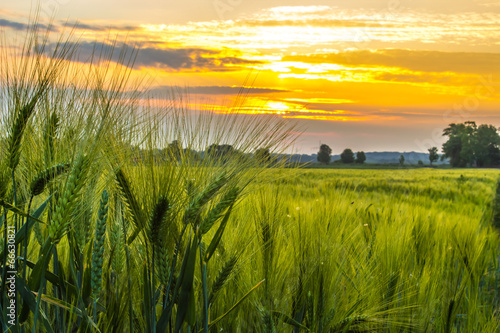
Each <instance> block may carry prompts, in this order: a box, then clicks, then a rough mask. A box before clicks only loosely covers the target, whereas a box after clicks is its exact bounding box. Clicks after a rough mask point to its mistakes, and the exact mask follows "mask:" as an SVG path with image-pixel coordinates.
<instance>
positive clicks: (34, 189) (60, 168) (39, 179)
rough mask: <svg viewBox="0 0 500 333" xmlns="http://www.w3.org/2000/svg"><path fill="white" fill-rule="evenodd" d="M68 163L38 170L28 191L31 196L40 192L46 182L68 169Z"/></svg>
mask: <svg viewBox="0 0 500 333" xmlns="http://www.w3.org/2000/svg"><path fill="white" fill-rule="evenodd" d="M69 167H70V164H68V163H66V164H57V165H54V166H52V167H50V168H47V169H45V170H42V171H40V172H39V173H38V174H37V175H36V177H35V179H33V181H32V182H31V184H30V192H31V195H32V196H37V195H39V194H42V192H43V191H44V190H45V187H46V186H47V184H48V183H49V182H50V181H51V180H53V179H54V178H56V177H57V176H59V175H60V174H62V173H64V172H66V171H68V170H69Z"/></svg>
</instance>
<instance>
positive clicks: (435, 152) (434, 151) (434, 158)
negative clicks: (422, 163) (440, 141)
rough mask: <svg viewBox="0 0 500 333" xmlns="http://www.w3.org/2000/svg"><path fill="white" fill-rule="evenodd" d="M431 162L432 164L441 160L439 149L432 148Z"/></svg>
mask: <svg viewBox="0 0 500 333" xmlns="http://www.w3.org/2000/svg"><path fill="white" fill-rule="evenodd" d="M428 151H429V162H430V163H431V166H432V163H433V162H436V161H437V160H438V159H439V154H438V149H437V147H432V148H430V149H429V150H428Z"/></svg>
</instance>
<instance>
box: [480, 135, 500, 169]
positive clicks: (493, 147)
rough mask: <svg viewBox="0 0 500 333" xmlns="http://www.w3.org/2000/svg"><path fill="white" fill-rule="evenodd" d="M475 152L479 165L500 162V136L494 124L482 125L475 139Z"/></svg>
mask: <svg viewBox="0 0 500 333" xmlns="http://www.w3.org/2000/svg"><path fill="white" fill-rule="evenodd" d="M474 144H475V146H474V154H475V157H476V163H477V166H478V167H483V166H488V165H496V164H500V159H499V156H500V149H499V148H498V146H499V145H500V136H499V135H498V132H497V129H496V128H495V126H493V125H480V126H479V127H478V128H477V131H476V139H475V140H474Z"/></svg>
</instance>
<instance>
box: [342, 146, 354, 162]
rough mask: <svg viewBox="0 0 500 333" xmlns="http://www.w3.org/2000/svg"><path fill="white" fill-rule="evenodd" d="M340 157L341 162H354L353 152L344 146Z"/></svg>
mask: <svg viewBox="0 0 500 333" xmlns="http://www.w3.org/2000/svg"><path fill="white" fill-rule="evenodd" d="M340 159H341V160H342V163H345V164H349V163H354V152H353V151H352V150H351V149H349V148H346V149H344V151H343V152H342V154H340Z"/></svg>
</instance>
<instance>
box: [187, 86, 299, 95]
mask: <svg viewBox="0 0 500 333" xmlns="http://www.w3.org/2000/svg"><path fill="white" fill-rule="evenodd" d="M187 90H188V91H189V92H190V93H193V94H204V95H238V94H270V93H282V92H289V90H282V89H272V88H253V87H230V86H196V87H189V88H188V89H187Z"/></svg>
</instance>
